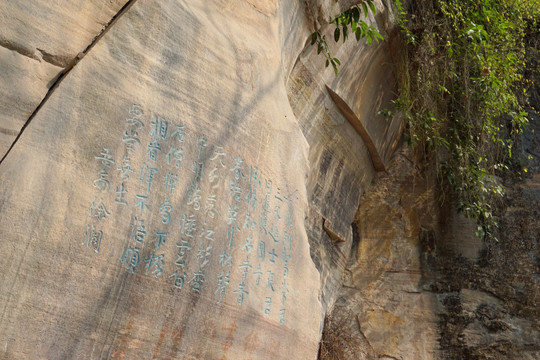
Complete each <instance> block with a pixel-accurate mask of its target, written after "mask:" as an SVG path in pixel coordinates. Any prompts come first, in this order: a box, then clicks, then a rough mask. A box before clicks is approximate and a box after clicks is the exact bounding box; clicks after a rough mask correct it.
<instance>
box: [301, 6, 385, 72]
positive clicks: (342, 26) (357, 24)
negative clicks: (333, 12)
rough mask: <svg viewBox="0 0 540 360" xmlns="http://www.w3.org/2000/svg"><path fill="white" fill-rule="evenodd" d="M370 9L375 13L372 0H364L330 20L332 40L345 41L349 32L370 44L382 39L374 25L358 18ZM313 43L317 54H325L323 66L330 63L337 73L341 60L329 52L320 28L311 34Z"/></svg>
mask: <svg viewBox="0 0 540 360" xmlns="http://www.w3.org/2000/svg"><path fill="white" fill-rule="evenodd" d="M370 11H371V12H372V13H373V14H375V13H376V9H375V5H373V0H364V1H363V2H362V3H360V5H355V6H353V7H351V8H350V9H349V10H346V11H344V12H342V13H341V14H340V15H339V16H338V17H336V18H335V19H334V20H332V21H330V24H334V25H335V29H334V41H335V42H338V41H339V39H340V38H342V39H343V42H345V41H346V40H347V38H348V37H349V34H354V36H355V38H356V41H359V40H360V39H363V38H366V41H367V43H368V44H371V43H372V42H373V41H375V42H377V43H378V42H379V41H380V40H383V37H382V35H381V34H380V33H379V31H378V30H377V29H376V28H375V27H373V26H370V25H368V24H367V23H366V22H365V21H363V20H360V16H362V14H363V15H364V17H366V18H367V17H368V15H369V12H370ZM314 44H317V54H320V53H321V52H322V53H324V55H326V58H327V59H326V64H325V66H326V67H328V65H332V68H333V69H334V73H335V74H336V75H337V74H338V66H340V65H341V62H340V61H339V59H337V58H335V57H333V56H332V55H331V54H330V50H329V47H328V43H327V42H326V36H325V35H323V34H322V33H321V31H320V30H316V31H315V32H313V34H311V45H314Z"/></svg>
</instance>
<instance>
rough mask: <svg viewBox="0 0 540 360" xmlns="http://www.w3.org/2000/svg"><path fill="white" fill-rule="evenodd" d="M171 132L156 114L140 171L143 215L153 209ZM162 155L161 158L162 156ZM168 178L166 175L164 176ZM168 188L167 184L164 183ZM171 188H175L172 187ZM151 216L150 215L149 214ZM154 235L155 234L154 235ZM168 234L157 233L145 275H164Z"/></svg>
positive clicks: (139, 201)
mask: <svg viewBox="0 0 540 360" xmlns="http://www.w3.org/2000/svg"><path fill="white" fill-rule="evenodd" d="M168 131H169V122H168V121H167V120H165V119H163V118H162V117H161V116H159V115H158V114H155V113H154V116H153V120H152V121H151V122H150V141H149V143H148V145H147V149H148V151H147V152H146V155H147V157H146V158H145V161H143V163H142V166H141V169H140V171H139V181H140V182H141V183H142V184H143V185H144V187H145V190H146V191H143V194H137V196H136V197H137V199H138V202H137V205H136V207H137V208H138V209H139V211H140V212H141V214H144V213H146V212H148V213H149V212H150V211H151V210H152V208H151V207H150V203H151V202H152V198H151V195H152V193H154V194H155V193H156V191H157V189H156V186H157V187H159V180H158V184H157V185H155V186H153V185H154V180H155V179H159V177H158V174H159V169H158V163H159V161H160V160H161V159H162V158H163V154H162V153H163V150H162V146H163V145H164V142H165V141H166V140H167V134H168ZM160 155H161V156H160ZM164 177H165V178H166V177H167V176H166V175H165V176H164ZM171 182H172V180H171ZM164 185H165V186H167V182H165V183H164ZM169 186H173V185H170V184H169ZM148 215H149V214H148ZM153 235H154V234H153ZM167 236H168V233H167V232H164V231H156V232H155V237H154V238H155V239H156V242H155V244H156V247H155V248H154V249H153V251H152V252H151V254H150V255H149V257H146V258H145V259H144V262H145V264H146V265H145V269H146V271H145V275H150V273H151V274H152V275H153V276H154V277H155V278H159V277H160V276H161V275H163V267H164V266H165V253H164V252H163V249H162V246H164V245H165V244H166V243H167Z"/></svg>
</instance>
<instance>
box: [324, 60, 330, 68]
mask: <svg viewBox="0 0 540 360" xmlns="http://www.w3.org/2000/svg"><path fill="white" fill-rule="evenodd" d="M328 65H330V60H328V59H326V64H324V67H328Z"/></svg>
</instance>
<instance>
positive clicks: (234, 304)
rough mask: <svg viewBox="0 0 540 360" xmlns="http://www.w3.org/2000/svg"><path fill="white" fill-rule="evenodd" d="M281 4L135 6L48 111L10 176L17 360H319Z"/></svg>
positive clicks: (7, 351)
mask: <svg viewBox="0 0 540 360" xmlns="http://www.w3.org/2000/svg"><path fill="white" fill-rule="evenodd" d="M278 5H279V4H278V3H277V2H266V1H265V2H256V1H251V2H246V1H216V2H211V3H210V2H207V1H196V2H189V4H188V3H184V2H177V1H144V2H143V1H140V2H135V3H134V4H133V6H132V7H130V8H129V9H128V11H127V12H126V13H125V14H124V15H123V16H122V17H121V18H119V19H118V20H117V22H116V23H115V24H114V26H112V27H110V28H109V31H108V32H107V33H106V34H105V35H104V36H103V37H102V38H101V39H100V40H99V42H97V43H96V44H95V46H94V47H93V48H92V49H91V51H89V52H88V54H87V55H86V56H85V57H83V58H82V59H81V60H80V61H79V62H78V63H77V64H76V66H74V67H73V69H72V70H71V71H70V72H69V74H67V76H66V77H65V78H64V79H63V81H62V82H61V83H60V84H59V86H58V87H57V88H56V89H55V90H54V92H53V93H52V94H51V95H50V97H49V98H48V99H47V101H46V102H45V103H44V104H43V106H42V107H41V108H40V109H39V111H38V112H37V113H36V115H35V117H34V118H33V119H32V121H31V122H30V123H29V125H28V126H27V127H26V129H25V131H24V133H23V134H22V136H21V137H20V138H19V140H18V142H17V143H16V144H15V146H14V147H13V148H12V150H11V152H10V153H9V155H8V156H7V157H6V158H5V159H4V161H3V162H2V164H1V165H0V179H1V180H0V181H1V183H2V195H1V212H2V216H1V217H0V231H1V233H2V241H1V242H0V248H1V249H0V251H1V252H2V254H5V256H4V257H3V258H2V260H0V268H1V269H2V272H3V273H4V276H5V277H4V281H3V282H2V285H1V291H0V304H1V305H2V306H1V307H2V318H1V323H0V324H1V325H0V339H2V346H1V349H2V350H1V351H2V357H3V358H7V359H21V358H27V359H34V358H73V359H76V358H118V359H122V358H124V359H136V358H141V359H147V358H184V359H188V358H193V359H199V358H207V359H219V358H223V359H224V358H232V359H247V358H261V359H262V358H268V359H276V358H283V359H291V358H297V359H305V358H314V357H315V356H316V354H317V349H318V341H319V336H320V329H321V322H322V317H323V313H322V308H321V304H320V300H319V276H318V273H317V272H316V269H315V266H314V265H313V262H312V260H311V257H310V254H309V247H308V241H307V235H306V231H305V228H304V218H305V214H306V212H307V193H306V186H305V178H306V176H307V171H308V152H307V151H308V145H307V143H306V141H305V138H304V137H303V135H302V132H301V129H300V127H299V126H298V123H297V122H296V120H295V117H294V114H293V112H292V110H291V108H290V105H289V102H288V99H287V93H286V89H285V84H284V81H283V69H282V63H285V62H288V61H289V60H288V59H286V60H283V59H282V53H281V49H282V43H281V40H282V38H283V36H282V33H280V28H283V27H287V26H288V24H280V21H281V19H282V17H281V13H282V12H287V11H288V10H289V9H290V8H294V7H295V6H296V7H298V4H293V5H291V6H290V7H289V6H285V5H280V6H278ZM217 24H219V26H216V25H217ZM308 31H309V30H308V29H306V28H304V29H303V32H304V33H307V32H308ZM303 41H305V37H304V39H303ZM303 41H302V44H301V45H302V46H303ZM299 51H300V48H299V49H297V52H299Z"/></svg>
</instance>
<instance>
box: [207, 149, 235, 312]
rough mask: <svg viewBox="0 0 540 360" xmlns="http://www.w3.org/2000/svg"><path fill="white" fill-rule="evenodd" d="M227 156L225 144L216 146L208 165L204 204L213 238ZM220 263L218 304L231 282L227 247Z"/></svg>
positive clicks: (216, 292)
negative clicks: (217, 201)
mask: <svg viewBox="0 0 540 360" xmlns="http://www.w3.org/2000/svg"><path fill="white" fill-rule="evenodd" d="M225 158H226V153H225V151H224V149H223V146H214V149H213V153H212V156H211V157H210V161H209V167H208V168H209V169H211V170H210V171H209V173H208V176H207V178H206V179H207V187H208V195H207V197H206V199H205V205H204V216H205V227H206V231H207V232H208V234H210V233H211V234H212V239H213V235H214V233H215V230H214V229H213V228H212V227H211V226H210V225H209V224H215V221H214V219H215V218H216V216H217V215H219V213H218V211H217V209H216V200H217V195H218V193H220V192H221V190H222V185H223V182H224V178H223V174H224V172H225V171H227V166H226V165H225V162H224V161H225ZM213 226H214V225H213ZM219 264H220V265H221V272H220V273H219V274H218V275H217V286H216V290H215V291H214V295H218V297H219V298H218V301H217V303H218V304H219V303H221V302H222V301H223V299H224V298H225V294H226V289H227V286H229V284H230V276H231V267H232V255H230V254H228V253H227V248H225V250H224V251H223V253H222V254H220V255H219Z"/></svg>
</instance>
